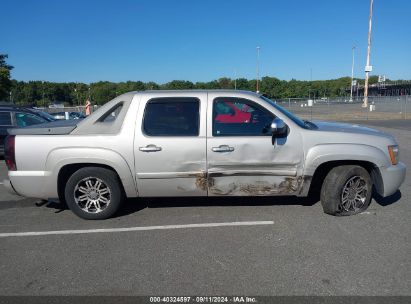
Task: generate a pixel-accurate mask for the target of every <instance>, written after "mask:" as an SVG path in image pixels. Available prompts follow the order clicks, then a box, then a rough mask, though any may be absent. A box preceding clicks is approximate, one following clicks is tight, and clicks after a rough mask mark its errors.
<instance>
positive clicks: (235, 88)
mask: <svg viewBox="0 0 411 304" xmlns="http://www.w3.org/2000/svg"><path fill="white" fill-rule="evenodd" d="M234 90H237V69H234Z"/></svg>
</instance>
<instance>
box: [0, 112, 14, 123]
mask: <svg viewBox="0 0 411 304" xmlns="http://www.w3.org/2000/svg"><path fill="white" fill-rule="evenodd" d="M11 125H12V124H11V115H10V112H0V126H11Z"/></svg>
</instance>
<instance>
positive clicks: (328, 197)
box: [321, 165, 372, 216]
mask: <svg viewBox="0 0 411 304" xmlns="http://www.w3.org/2000/svg"><path fill="white" fill-rule="evenodd" d="M371 196H372V180H371V177H370V175H369V173H368V172H367V170H365V169H364V168H363V167H360V166H354V165H346V166H338V167H335V168H333V169H331V171H330V172H329V173H328V174H327V176H326V177H325V179H324V183H323V185H322V188H321V204H322V206H323V210H324V212H325V213H328V214H331V215H340V216H342V215H353V214H357V213H361V212H363V211H364V210H366V209H367V208H368V206H369V204H370V202H371Z"/></svg>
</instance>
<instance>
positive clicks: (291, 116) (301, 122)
mask: <svg viewBox="0 0 411 304" xmlns="http://www.w3.org/2000/svg"><path fill="white" fill-rule="evenodd" d="M261 98H262V99H264V100H265V101H266V102H268V103H269V104H270V105H272V106H273V107H274V108H276V109H277V110H278V111H280V112H281V113H283V114H284V115H285V116H287V117H288V118H289V119H291V120H292V121H293V122H295V123H296V124H297V125H299V126H300V127H301V128H304V129H307V128H309V126H308V125H307V123H306V122H305V121H304V120H302V119H301V118H299V117H298V116H295V115H294V114H293V113H291V112H289V111H288V110H286V109H284V108H283V107H281V106H279V105H278V104H276V103H275V102H274V101H272V100H271V99H268V98H267V97H264V96H261Z"/></svg>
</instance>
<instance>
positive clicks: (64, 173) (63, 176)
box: [57, 163, 125, 202]
mask: <svg viewBox="0 0 411 304" xmlns="http://www.w3.org/2000/svg"><path fill="white" fill-rule="evenodd" d="M86 167H98V168H105V169H108V170H111V171H113V172H114V173H116V175H117V177H118V179H119V181H120V185H121V188H122V191H123V193H125V191H124V188H123V184H122V183H121V179H120V177H119V175H118V173H117V171H116V170H115V169H114V168H113V167H110V166H107V165H103V164H96V163H81V164H69V165H65V166H63V167H62V168H61V169H60V171H59V174H58V177H57V193H58V196H59V200H60V201H61V202H65V199H64V186H65V185H66V182H67V180H68V179H69V177H70V176H71V175H72V174H73V173H74V172H76V171H78V170H79V169H82V168H86Z"/></svg>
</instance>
